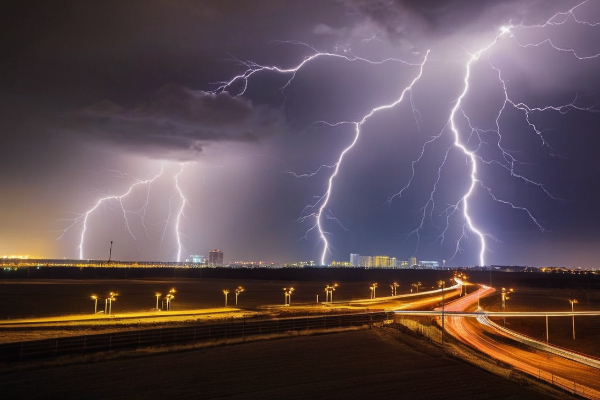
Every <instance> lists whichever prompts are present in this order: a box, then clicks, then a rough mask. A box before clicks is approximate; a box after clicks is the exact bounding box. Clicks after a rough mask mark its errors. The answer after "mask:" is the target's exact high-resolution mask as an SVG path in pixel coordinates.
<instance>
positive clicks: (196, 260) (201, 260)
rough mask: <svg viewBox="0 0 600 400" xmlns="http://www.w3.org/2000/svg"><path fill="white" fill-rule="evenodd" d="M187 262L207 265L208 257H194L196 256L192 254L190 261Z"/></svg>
mask: <svg viewBox="0 0 600 400" xmlns="http://www.w3.org/2000/svg"><path fill="white" fill-rule="evenodd" d="M186 261H189V262H191V263H194V264H205V263H206V257H205V256H201V255H194V254H192V255H190V258H189V260H186Z"/></svg>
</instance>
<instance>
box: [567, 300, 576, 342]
mask: <svg viewBox="0 0 600 400" xmlns="http://www.w3.org/2000/svg"><path fill="white" fill-rule="evenodd" d="M569 303H571V312H572V313H574V312H575V307H574V304H575V303H577V299H571V300H569ZM571 317H573V340H575V314H573V315H572V316H571Z"/></svg>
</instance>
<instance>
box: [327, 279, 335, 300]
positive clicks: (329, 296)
mask: <svg viewBox="0 0 600 400" xmlns="http://www.w3.org/2000/svg"><path fill="white" fill-rule="evenodd" d="M336 286H337V283H334V284H333V285H327V286H325V303H327V301H330V302H332V303H333V291H334V290H335V288H336Z"/></svg>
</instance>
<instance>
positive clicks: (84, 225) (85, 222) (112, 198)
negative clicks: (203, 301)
mask: <svg viewBox="0 0 600 400" xmlns="http://www.w3.org/2000/svg"><path fill="white" fill-rule="evenodd" d="M188 164H189V163H181V164H180V168H179V171H178V172H177V173H175V174H174V175H173V177H172V180H173V182H174V186H175V191H176V195H177V196H178V197H179V199H180V200H181V206H180V207H179V209H178V211H177V213H176V214H175V217H174V219H175V223H174V225H175V228H174V230H175V232H174V236H175V239H176V242H177V262H179V261H180V259H181V254H182V251H183V242H182V233H181V229H180V225H181V219H182V218H183V217H184V216H185V215H184V210H185V207H186V206H187V204H188V201H187V198H186V197H185V195H184V191H183V189H182V187H181V185H180V182H179V177H180V175H181V174H182V173H183V172H184V170H185V167H186V166H187V165H188ZM115 172H117V174H118V175H119V176H120V177H122V178H128V179H133V180H134V182H133V183H132V184H131V185H130V186H129V187H128V189H127V190H126V191H125V192H123V194H120V195H105V196H101V197H100V198H99V199H98V200H96V202H95V203H94V205H93V206H92V207H91V208H90V209H88V210H87V211H86V212H84V213H82V214H79V215H77V216H76V217H75V218H72V219H70V220H69V221H70V223H69V225H68V226H67V227H66V228H65V229H63V231H62V233H61V235H60V236H59V237H58V239H57V240H60V239H62V238H63V237H64V236H65V234H66V233H67V232H69V231H71V230H73V229H75V228H76V227H78V226H81V231H80V233H79V244H78V246H77V249H76V250H77V253H78V256H79V259H84V255H85V254H84V251H85V249H86V247H87V246H86V234H87V233H88V231H89V230H90V229H92V227H91V224H92V223H91V221H90V218H91V217H92V215H94V214H95V213H97V212H98V211H99V209H100V208H101V206H104V207H109V208H110V207H111V204H114V203H116V204H117V205H118V210H119V212H120V213H121V214H122V218H123V223H124V225H125V230H126V231H127V233H128V234H129V236H131V238H132V239H133V241H134V243H135V244H136V246H137V241H138V239H137V237H136V235H135V234H134V231H133V229H132V226H131V217H132V216H137V217H139V218H140V221H141V224H142V227H143V229H144V231H145V232H146V235H148V229H147V226H146V213H147V210H148V206H149V204H150V200H151V194H150V186H151V185H152V184H153V183H155V182H156V181H157V180H158V179H160V178H162V177H163V176H164V175H165V165H164V163H161V167H160V171H159V172H158V173H157V174H156V175H154V176H153V177H152V178H149V179H144V180H142V179H137V178H134V177H132V176H131V175H129V174H125V173H122V172H120V171H115ZM143 186H145V187H146V193H145V196H144V200H143V204H142V205H141V206H140V207H139V209H137V210H128V209H127V208H126V207H125V205H124V204H123V202H124V201H125V200H126V199H127V198H128V197H130V196H132V195H133V193H134V191H136V190H137V189H138V187H143ZM171 214H172V213H171V210H170V209H169V210H168V215H167V217H166V219H165V220H164V221H163V222H164V224H165V229H166V228H167V227H168V226H169V224H170V221H171V218H172V216H171ZM163 239H164V232H163ZM161 242H162V241H161Z"/></svg>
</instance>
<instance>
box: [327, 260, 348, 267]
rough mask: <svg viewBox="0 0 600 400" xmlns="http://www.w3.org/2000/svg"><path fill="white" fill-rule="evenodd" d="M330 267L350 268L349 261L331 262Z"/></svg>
mask: <svg viewBox="0 0 600 400" xmlns="http://www.w3.org/2000/svg"><path fill="white" fill-rule="evenodd" d="M331 266H332V267H351V266H352V265H350V262H349V261H332V262H331Z"/></svg>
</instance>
